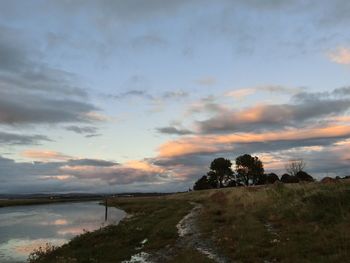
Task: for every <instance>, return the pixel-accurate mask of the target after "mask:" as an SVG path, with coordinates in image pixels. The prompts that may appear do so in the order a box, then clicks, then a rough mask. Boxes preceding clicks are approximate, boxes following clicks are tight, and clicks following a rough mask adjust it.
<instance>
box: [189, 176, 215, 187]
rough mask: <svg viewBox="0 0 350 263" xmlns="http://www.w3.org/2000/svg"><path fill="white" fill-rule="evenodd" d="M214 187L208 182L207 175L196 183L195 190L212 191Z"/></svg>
mask: <svg viewBox="0 0 350 263" xmlns="http://www.w3.org/2000/svg"><path fill="white" fill-rule="evenodd" d="M211 188H212V186H211V185H210V184H209V182H208V177H207V176H206V175H204V176H202V177H201V178H200V179H198V181H197V182H195V183H194V186H193V190H204V189H211Z"/></svg>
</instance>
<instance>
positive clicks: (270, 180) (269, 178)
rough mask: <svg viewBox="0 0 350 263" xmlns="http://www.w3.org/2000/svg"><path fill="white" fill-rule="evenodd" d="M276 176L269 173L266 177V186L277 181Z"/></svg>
mask: <svg viewBox="0 0 350 263" xmlns="http://www.w3.org/2000/svg"><path fill="white" fill-rule="evenodd" d="M279 180H280V179H279V178H278V175H277V174H275V173H269V174H268V175H267V176H266V183H267V184H274V183H275V182H276V181H279Z"/></svg>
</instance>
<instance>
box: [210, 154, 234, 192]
mask: <svg viewBox="0 0 350 263" xmlns="http://www.w3.org/2000/svg"><path fill="white" fill-rule="evenodd" d="M231 166H232V163H231V161H230V160H228V159H225V158H222V157H220V158H216V159H214V160H213V161H212V162H211V164H210V170H211V171H210V172H209V173H208V175H209V181H212V182H213V183H215V182H216V187H217V188H222V187H224V183H225V182H226V181H228V180H229V179H231V178H232V177H233V172H232V169H231Z"/></svg>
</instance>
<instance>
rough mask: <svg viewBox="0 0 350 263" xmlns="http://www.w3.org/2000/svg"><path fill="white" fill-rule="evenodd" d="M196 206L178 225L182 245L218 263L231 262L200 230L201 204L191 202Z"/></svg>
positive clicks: (179, 241)
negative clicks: (198, 222)
mask: <svg viewBox="0 0 350 263" xmlns="http://www.w3.org/2000/svg"><path fill="white" fill-rule="evenodd" d="M191 204H192V205H194V208H193V209H192V210H191V212H190V213H189V214H187V215H186V216H185V217H184V218H183V219H182V220H181V221H180V222H179V223H178V225H177V229H178V233H179V240H178V243H179V245H180V246H181V247H184V248H185V247H190V248H193V249H196V250H197V251H199V252H200V253H202V254H203V255H205V256H207V257H208V258H210V259H212V260H213V261H215V262H218V263H226V262H230V261H229V260H228V259H227V258H225V257H224V256H222V255H220V253H219V252H218V251H217V249H216V248H215V246H214V244H213V243H212V241H211V240H209V239H204V238H203V237H202V236H201V234H200V231H199V228H198V224H197V220H198V218H199V214H200V212H201V209H202V205H201V204H197V203H191Z"/></svg>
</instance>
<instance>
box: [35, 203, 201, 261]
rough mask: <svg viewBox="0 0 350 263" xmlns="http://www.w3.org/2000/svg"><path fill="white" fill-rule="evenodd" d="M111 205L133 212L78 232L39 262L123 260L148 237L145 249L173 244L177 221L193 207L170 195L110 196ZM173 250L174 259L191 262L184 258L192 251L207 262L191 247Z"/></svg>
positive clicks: (161, 247) (195, 255) (133, 252)
mask: <svg viewBox="0 0 350 263" xmlns="http://www.w3.org/2000/svg"><path fill="white" fill-rule="evenodd" d="M109 205H110V206H116V207H119V208H121V209H123V210H124V211H126V212H127V213H128V214H130V215H132V216H131V217H130V218H127V219H125V220H123V221H122V222H121V223H120V224H119V225H118V226H113V225H111V226H108V227H105V228H103V229H100V230H97V231H94V232H89V233H85V234H83V235H81V236H78V237H76V238H74V239H73V240H72V241H71V242H70V243H69V244H67V245H64V246H62V247H61V248H59V249H56V250H54V251H53V252H51V253H49V254H48V255H45V256H43V257H42V259H39V260H37V261H36V262H59V261H60V260H61V261H62V262H105V263H108V262H120V261H122V260H127V259H129V258H130V257H131V256H132V255H134V254H136V253H138V252H140V251H141V249H137V248H138V247H141V246H142V241H144V240H146V239H147V242H145V244H144V245H143V246H142V251H146V252H153V251H158V250H159V249H163V248H165V247H168V248H172V247H174V244H175V241H176V239H177V228H176V225H177V223H178V222H179V221H180V220H181V219H182V218H183V217H184V216H185V215H186V214H187V213H188V212H189V211H190V209H191V208H192V206H191V205H190V204H189V203H188V202H184V201H183V200H175V199H172V198H168V197H142V198H116V199H113V200H109ZM174 253H175V254H176V255H177V256H176V258H174V259H173V260H174V261H173V262H190V261H188V260H187V261H186V260H184V259H185V258H188V257H187V256H188V255H189V254H193V255H194V257H195V258H198V259H203V261H201V262H206V261H205V260H206V259H205V257H203V256H202V255H201V254H199V253H198V252H196V251H192V250H191V249H188V250H186V251H179V250H176V251H174Z"/></svg>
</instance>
